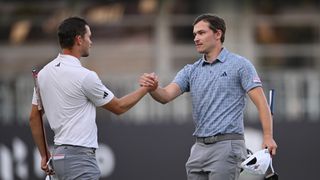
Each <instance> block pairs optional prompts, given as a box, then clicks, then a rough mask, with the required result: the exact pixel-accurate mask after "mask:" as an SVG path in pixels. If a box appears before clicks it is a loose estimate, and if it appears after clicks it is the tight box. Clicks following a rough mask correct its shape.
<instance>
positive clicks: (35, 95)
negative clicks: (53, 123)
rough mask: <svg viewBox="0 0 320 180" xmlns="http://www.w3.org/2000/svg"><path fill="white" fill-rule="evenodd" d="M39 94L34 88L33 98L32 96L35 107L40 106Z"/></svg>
mask: <svg viewBox="0 0 320 180" xmlns="http://www.w3.org/2000/svg"><path fill="white" fill-rule="evenodd" d="M37 98H38V97H37V93H36V90H35V88H33V96H32V104H33V105H38V100H37Z"/></svg>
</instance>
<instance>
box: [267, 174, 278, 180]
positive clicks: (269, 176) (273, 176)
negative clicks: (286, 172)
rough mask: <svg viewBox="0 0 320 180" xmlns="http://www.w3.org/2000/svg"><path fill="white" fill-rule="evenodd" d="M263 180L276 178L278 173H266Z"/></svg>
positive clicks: (274, 179) (276, 179) (275, 179)
mask: <svg viewBox="0 0 320 180" xmlns="http://www.w3.org/2000/svg"><path fill="white" fill-rule="evenodd" d="M264 179H265V180H278V174H277V173H276V172H273V173H271V174H268V175H266V177H265V178H264Z"/></svg>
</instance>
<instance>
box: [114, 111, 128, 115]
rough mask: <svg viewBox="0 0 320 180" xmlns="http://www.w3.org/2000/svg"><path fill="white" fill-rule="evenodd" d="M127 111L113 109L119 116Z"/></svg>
mask: <svg viewBox="0 0 320 180" xmlns="http://www.w3.org/2000/svg"><path fill="white" fill-rule="evenodd" d="M125 112H126V111H123V110H116V111H113V112H112V113H113V114H115V115H117V116H120V115H121V114H123V113H125Z"/></svg>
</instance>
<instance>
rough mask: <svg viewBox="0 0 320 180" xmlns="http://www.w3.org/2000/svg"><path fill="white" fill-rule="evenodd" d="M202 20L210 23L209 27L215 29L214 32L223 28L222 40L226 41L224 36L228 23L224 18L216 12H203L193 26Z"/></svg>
mask: <svg viewBox="0 0 320 180" xmlns="http://www.w3.org/2000/svg"><path fill="white" fill-rule="evenodd" d="M200 21H205V22H208V23H209V28H210V29H211V30H212V31H213V32H217V30H218V29H219V30H221V31H222V35H221V42H222V43H223V42H224V38H225V33H226V24H225V22H224V20H223V19H222V18H220V17H218V16H216V15H214V14H210V13H208V14H202V15H200V16H198V17H197V18H196V19H195V20H194V22H193V24H192V25H193V26H194V25H196V24H197V23H198V22H200Z"/></svg>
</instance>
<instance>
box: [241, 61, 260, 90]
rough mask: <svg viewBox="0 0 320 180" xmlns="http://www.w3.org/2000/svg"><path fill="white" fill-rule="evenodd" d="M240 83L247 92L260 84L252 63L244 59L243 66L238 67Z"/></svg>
mask: <svg viewBox="0 0 320 180" xmlns="http://www.w3.org/2000/svg"><path fill="white" fill-rule="evenodd" d="M240 78H241V85H242V87H243V89H244V90H245V91H246V92H249V91H250V90H251V89H253V88H255V87H259V86H262V83H261V80H260V78H259V75H258V73H257V71H256V69H255V68H254V66H253V64H252V63H251V62H250V61H248V60H245V61H244V64H243V66H242V67H241V68H240Z"/></svg>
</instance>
